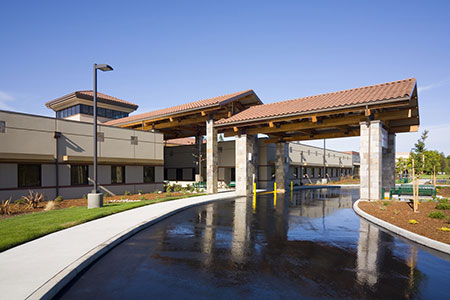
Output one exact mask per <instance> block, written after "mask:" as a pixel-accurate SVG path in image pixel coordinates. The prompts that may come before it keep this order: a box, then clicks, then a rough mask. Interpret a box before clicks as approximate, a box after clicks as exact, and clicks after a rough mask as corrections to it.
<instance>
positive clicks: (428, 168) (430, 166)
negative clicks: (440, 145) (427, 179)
mask: <svg viewBox="0 0 450 300" xmlns="http://www.w3.org/2000/svg"><path fill="white" fill-rule="evenodd" d="M424 155H425V166H424V168H423V171H424V173H426V174H433V170H434V168H436V173H437V172H438V171H439V168H440V167H441V155H440V154H439V152H437V151H434V150H433V151H432V150H426V151H425V152H424Z"/></svg>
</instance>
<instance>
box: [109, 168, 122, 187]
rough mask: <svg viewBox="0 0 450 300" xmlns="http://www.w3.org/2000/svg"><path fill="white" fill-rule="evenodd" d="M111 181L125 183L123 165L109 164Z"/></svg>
mask: <svg viewBox="0 0 450 300" xmlns="http://www.w3.org/2000/svg"><path fill="white" fill-rule="evenodd" d="M111 183H113V184H116V183H125V166H111Z"/></svg>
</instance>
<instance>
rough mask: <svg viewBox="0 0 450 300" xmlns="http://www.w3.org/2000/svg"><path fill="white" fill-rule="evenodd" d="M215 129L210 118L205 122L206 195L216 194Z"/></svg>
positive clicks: (216, 147) (216, 150)
mask: <svg viewBox="0 0 450 300" xmlns="http://www.w3.org/2000/svg"><path fill="white" fill-rule="evenodd" d="M217 152H218V145H217V129H215V128H214V120H213V118H212V117H211V118H210V119H209V120H208V121H206V191H207V193H208V194H213V193H217V164H218V157H217Z"/></svg>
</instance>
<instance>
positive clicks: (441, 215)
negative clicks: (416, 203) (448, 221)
mask: <svg viewBox="0 0 450 300" xmlns="http://www.w3.org/2000/svg"><path fill="white" fill-rule="evenodd" d="M428 217H430V218H432V219H445V215H444V213H443V212H442V211H432V212H430V213H429V214H428Z"/></svg>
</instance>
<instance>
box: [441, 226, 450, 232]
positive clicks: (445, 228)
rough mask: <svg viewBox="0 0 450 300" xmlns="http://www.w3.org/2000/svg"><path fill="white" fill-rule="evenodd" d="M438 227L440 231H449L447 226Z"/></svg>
mask: <svg viewBox="0 0 450 300" xmlns="http://www.w3.org/2000/svg"><path fill="white" fill-rule="evenodd" d="M438 229H439V230H441V231H445V232H450V228H448V227H441V228H438Z"/></svg>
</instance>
